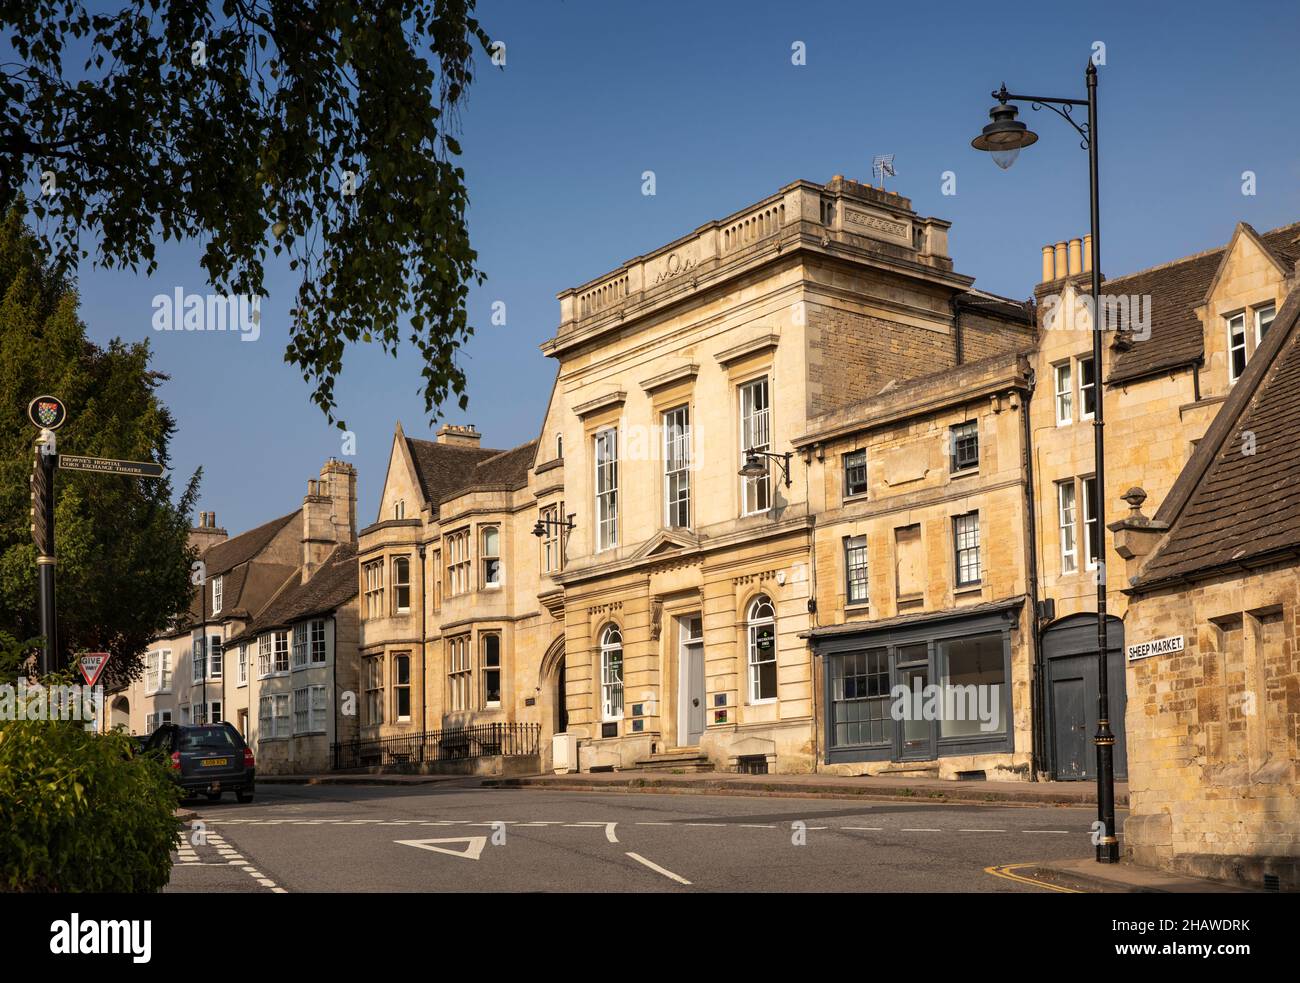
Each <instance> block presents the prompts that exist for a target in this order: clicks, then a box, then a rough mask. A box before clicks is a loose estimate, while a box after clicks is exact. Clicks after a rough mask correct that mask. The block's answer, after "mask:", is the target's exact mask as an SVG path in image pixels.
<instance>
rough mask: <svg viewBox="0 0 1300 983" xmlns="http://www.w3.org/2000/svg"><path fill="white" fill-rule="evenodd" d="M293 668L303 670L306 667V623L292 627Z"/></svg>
mask: <svg viewBox="0 0 1300 983" xmlns="http://www.w3.org/2000/svg"><path fill="white" fill-rule="evenodd" d="M293 667H294V668H295V669H305V668H306V667H307V624H306V622H303V623H302V624H297V625H294V626H293Z"/></svg>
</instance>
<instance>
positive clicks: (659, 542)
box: [632, 529, 700, 560]
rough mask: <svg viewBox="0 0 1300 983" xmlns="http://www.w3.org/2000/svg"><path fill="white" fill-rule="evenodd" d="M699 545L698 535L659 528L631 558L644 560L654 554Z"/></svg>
mask: <svg viewBox="0 0 1300 983" xmlns="http://www.w3.org/2000/svg"><path fill="white" fill-rule="evenodd" d="M699 545H700V537H699V536H693V535H691V534H690V533H687V532H682V531H681V530H678V529H661V530H660V531H659V532H657V533H655V534H654V535H653V536H651V537H650V539H649V540H647V541H646V542H645V544H644V545H642V547H641V548H640V549H639V550H637V551H636V552H635V553H634V554H632V559H634V560H645V559H648V558H650V557H655V556H671V555H672V554H673V553H680V552H681V551H682V550H693V549H695V548H696V547H698V546H699Z"/></svg>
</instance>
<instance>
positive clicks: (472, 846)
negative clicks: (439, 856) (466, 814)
mask: <svg viewBox="0 0 1300 983" xmlns="http://www.w3.org/2000/svg"><path fill="white" fill-rule="evenodd" d="M393 842H394V843H400V844H401V845H402V846H413V847H417V848H418V849H421V850H429V851H431V852H432V853H445V854H447V855H448V856H449V857H460V858H461V859H462V860H478V859H479V857H480V856H481V855H482V853H483V847H485V846H487V837H486V836H456V837H452V838H450V839H443V840H393ZM435 843H464V844H465V849H464V850H448V849H447V848H446V847H444V846H434V845H433V844H435Z"/></svg>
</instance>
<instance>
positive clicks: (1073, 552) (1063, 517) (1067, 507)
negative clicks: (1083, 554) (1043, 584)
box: [1056, 478, 1079, 573]
mask: <svg viewBox="0 0 1300 983" xmlns="http://www.w3.org/2000/svg"><path fill="white" fill-rule="evenodd" d="M1074 496H1075V492H1074V479H1073V478H1071V479H1070V480H1069V481H1061V482H1058V483H1057V485H1056V511H1057V523H1058V525H1059V527H1060V530H1061V573H1074V571H1075V570H1077V569H1079V548H1078V542H1077V539H1076V528H1077V527H1076V525H1075V523H1076V522H1077V509H1076V506H1075V497H1074Z"/></svg>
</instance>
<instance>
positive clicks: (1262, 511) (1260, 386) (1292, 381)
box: [1133, 290, 1300, 593]
mask: <svg viewBox="0 0 1300 983" xmlns="http://www.w3.org/2000/svg"><path fill="white" fill-rule="evenodd" d="M1297 419H1300V290H1293V291H1292V292H1291V296H1290V297H1288V298H1287V300H1286V303H1284V304H1283V305H1282V310H1281V311H1279V312H1278V315H1277V318H1276V319H1275V320H1274V322H1273V325H1272V327H1271V328H1270V329H1269V332H1268V335H1267V337H1266V338H1265V339H1264V343H1263V344H1262V345H1260V347H1259V348H1258V349H1257V350H1256V351H1255V354H1254V356H1252V358H1251V360H1250V362H1249V363H1248V364H1247V366H1246V372H1245V373H1244V374H1243V375H1242V376H1241V378H1240V379H1238V380H1237V383H1236V385H1235V386H1234V387H1233V390H1232V392H1231V394H1230V395H1229V396H1228V399H1227V400H1226V401H1225V402H1224V404H1223V406H1222V407H1221V408H1220V410H1219V413H1218V415H1217V416H1216V417H1215V419H1214V422H1213V423H1212V424H1211V426H1210V429H1209V430H1208V431H1207V432H1206V435H1205V437H1204V438H1203V439H1202V441H1201V444H1200V445H1199V446H1198V447H1197V450H1196V453H1195V454H1193V455H1192V459H1191V460H1190V461H1188V462H1187V466H1186V467H1185V468H1184V469H1183V472H1182V474H1181V475H1179V477H1178V480H1177V481H1176V482H1175V483H1174V486H1173V488H1172V489H1170V492H1169V495H1168V496H1167V497H1166V498H1165V501H1164V503H1163V504H1162V505H1161V507H1160V510H1159V511H1158V512H1157V513H1156V519H1158V520H1160V521H1162V522H1168V523H1169V524H1170V528H1169V532H1168V533H1167V534H1166V536H1165V538H1164V540H1163V542H1162V543H1161V544H1160V546H1159V547H1158V548H1157V549H1156V550H1155V551H1154V552H1153V553H1152V555H1151V556H1150V557H1149V558H1148V559H1147V561H1146V562H1145V564H1144V565H1143V567H1142V570H1141V573H1140V574H1139V576H1138V579H1137V580H1136V582H1135V583H1134V584H1133V589H1134V590H1135V591H1137V592H1139V593H1141V592H1142V591H1143V590H1148V589H1151V588H1153V587H1156V586H1159V585H1161V584H1167V583H1170V582H1176V581H1182V580H1186V579H1191V578H1193V577H1195V576H1204V575H1208V574H1213V573H1216V572H1220V571H1223V570H1225V569H1236V568H1240V567H1244V566H1249V565H1251V564H1262V563H1266V562H1269V560H1270V558H1276V557H1278V556H1280V555H1285V554H1287V553H1294V552H1295V551H1296V550H1298V549H1300V441H1298V440H1297V439H1296V420H1297Z"/></svg>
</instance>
